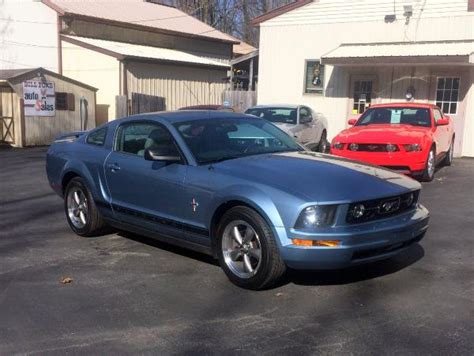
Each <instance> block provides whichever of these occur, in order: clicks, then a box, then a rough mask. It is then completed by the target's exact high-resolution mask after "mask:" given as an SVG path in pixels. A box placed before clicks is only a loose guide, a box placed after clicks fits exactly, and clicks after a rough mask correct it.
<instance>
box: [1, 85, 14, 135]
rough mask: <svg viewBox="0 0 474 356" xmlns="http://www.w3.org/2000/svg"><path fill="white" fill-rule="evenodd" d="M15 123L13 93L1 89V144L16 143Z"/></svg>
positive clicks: (8, 89) (4, 88)
mask: <svg viewBox="0 0 474 356" xmlns="http://www.w3.org/2000/svg"><path fill="white" fill-rule="evenodd" d="M14 125H15V123H14V120H13V91H12V90H11V89H10V88H6V87H3V88H0V142H2V143H15V130H14V129H15V126H14Z"/></svg>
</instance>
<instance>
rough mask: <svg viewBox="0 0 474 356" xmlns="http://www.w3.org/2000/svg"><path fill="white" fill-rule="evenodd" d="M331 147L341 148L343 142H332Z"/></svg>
mask: <svg viewBox="0 0 474 356" xmlns="http://www.w3.org/2000/svg"><path fill="white" fill-rule="evenodd" d="M332 147H333V148H335V149H336V150H342V149H343V148H344V144H343V143H341V142H336V143H333V145H332Z"/></svg>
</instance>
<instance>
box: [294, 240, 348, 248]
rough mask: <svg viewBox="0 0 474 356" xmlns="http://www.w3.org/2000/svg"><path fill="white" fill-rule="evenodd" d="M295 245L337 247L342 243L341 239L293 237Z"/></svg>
mask: <svg viewBox="0 0 474 356" xmlns="http://www.w3.org/2000/svg"><path fill="white" fill-rule="evenodd" d="M292 241H293V245H296V246H306V247H309V246H324V247H337V246H339V245H340V244H341V241H339V240H301V239H293V240H292Z"/></svg>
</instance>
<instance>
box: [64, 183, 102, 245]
mask: <svg viewBox="0 0 474 356" xmlns="http://www.w3.org/2000/svg"><path fill="white" fill-rule="evenodd" d="M64 210H65V212H66V219H67V222H68V223H69V226H70V227H71V229H72V230H73V231H74V232H75V233H76V234H77V235H80V236H87V237H90V236H97V235H100V234H102V233H104V232H105V231H106V229H107V224H106V223H105V221H104V220H103V219H102V216H101V215H100V213H99V211H98V209H97V206H96V205H95V202H94V199H93V197H92V194H91V193H90V191H89V189H88V188H87V186H86V185H85V183H84V180H83V179H82V178H80V177H76V178H73V179H72V180H71V181H70V182H69V184H68V185H67V187H66V191H65V194H64Z"/></svg>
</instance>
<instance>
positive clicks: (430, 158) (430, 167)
mask: <svg viewBox="0 0 474 356" xmlns="http://www.w3.org/2000/svg"><path fill="white" fill-rule="evenodd" d="M427 164H428V176H429V177H432V176H433V174H434V171H435V153H434V151H433V150H431V151H430V153H429V155H428V163H427Z"/></svg>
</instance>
